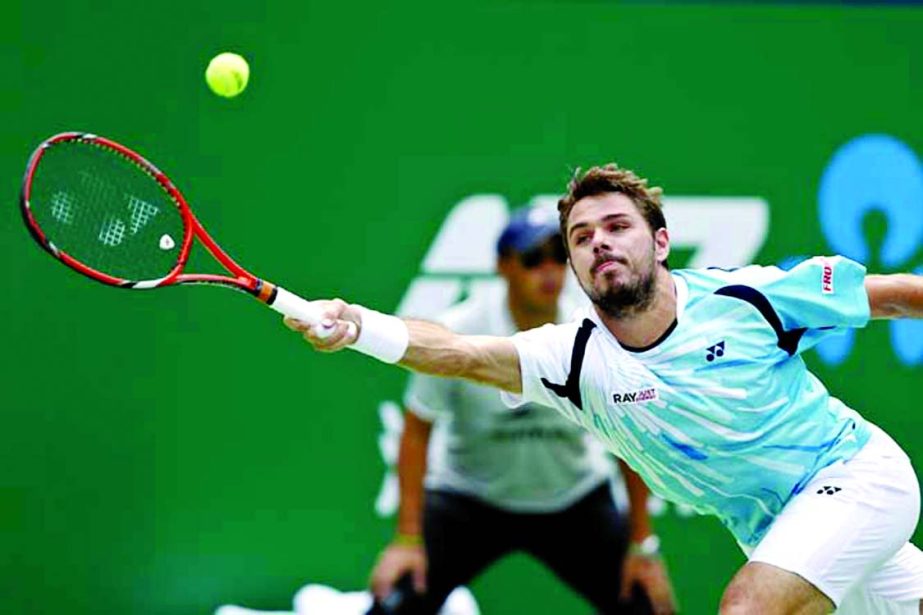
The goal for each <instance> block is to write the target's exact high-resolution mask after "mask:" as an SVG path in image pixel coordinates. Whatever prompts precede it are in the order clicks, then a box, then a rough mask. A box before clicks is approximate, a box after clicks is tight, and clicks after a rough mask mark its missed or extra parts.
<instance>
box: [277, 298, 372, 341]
mask: <svg viewBox="0 0 923 615" xmlns="http://www.w3.org/2000/svg"><path fill="white" fill-rule="evenodd" d="M269 307H271V308H272V309H274V310H275V311H277V312H279V313H280V314H284V315H285V316H288V317H290V318H296V319H298V320H300V321H301V322H306V323H308V324H309V325H311V326H312V327H314V334H315V335H317V337H319V338H321V339H323V338H325V337H327V336H328V335H330V334H331V333H333V329H334V327H325V326H323V325H322V324H321V320H323V318H324V315H323V313H322V312H321V311H320V309H319V308H318V307H317V306H315V305H314V304H313V303H311V302H310V301H307V300H305V299H302V298H301V297H299V296H298V295H296V294H295V293H290V292H288V291H287V290H285V289H284V288H282V287H281V286H276V298H275V299H274V300H273V302H272V303H270V304H269ZM349 335H350V336H352V337H355V336H356V325H355V324H353V323H349Z"/></svg>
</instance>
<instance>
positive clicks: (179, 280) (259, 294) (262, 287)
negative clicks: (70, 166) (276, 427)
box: [19, 132, 276, 305]
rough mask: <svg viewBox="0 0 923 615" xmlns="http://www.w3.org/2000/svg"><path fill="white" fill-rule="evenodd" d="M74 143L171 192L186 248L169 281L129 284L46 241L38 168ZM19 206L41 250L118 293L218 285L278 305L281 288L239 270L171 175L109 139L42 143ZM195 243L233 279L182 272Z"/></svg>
mask: <svg viewBox="0 0 923 615" xmlns="http://www.w3.org/2000/svg"><path fill="white" fill-rule="evenodd" d="M74 141H77V142H81V143H87V144H90V145H95V146H98V147H103V148H108V149H110V150H112V151H114V152H115V153H117V154H119V155H121V156H122V157H123V158H125V159H127V160H129V161H130V162H132V163H133V164H135V165H136V166H137V167H138V168H139V170H141V171H143V172H144V173H147V175H148V176H150V177H151V178H152V179H154V180H155V181H156V182H157V183H158V184H160V187H161V188H162V189H163V190H164V191H166V193H167V194H168V195H169V196H170V198H171V199H172V200H173V202H174V203H175V205H176V207H177V208H178V209H179V213H180V216H182V219H183V233H184V234H183V241H182V244H181V245H180V252H179V256H178V258H177V263H176V265H175V266H174V267H173V269H172V270H170V272H169V273H168V274H167V275H166V276H165V277H163V278H159V279H155V280H126V279H122V278H117V277H114V276H111V275H108V274H106V273H103V272H102V271H98V270H96V269H93V268H92V267H90V266H88V265H86V264H84V263H81V262H80V261H78V260H77V259H75V258H74V257H72V256H71V255H69V254H68V253H67V252H64V251H63V250H61V249H59V248H58V247H57V246H55V245H54V244H53V243H52V242H51V241H49V239H48V238H47V237H46V235H45V233H44V232H43V231H42V228H41V227H40V226H39V224H38V222H37V221H36V219H35V216H34V215H32V209H31V207H30V204H29V200H30V197H31V195H32V182H33V180H34V178H35V170H36V169H37V168H38V166H39V163H40V162H41V160H42V157H43V156H44V155H45V152H47V151H48V149H49V148H51V147H54V146H57V145H61V144H62V143H68V142H74ZM19 203H20V208H21V210H22V216H23V220H24V221H25V223H26V227H27V228H28V229H29V233H30V234H31V235H32V237H33V238H34V239H35V240H36V241H37V242H38V243H39V245H41V246H42V248H44V249H45V250H46V251H47V252H48V253H49V254H51V255H52V256H54V257H55V258H57V259H58V260H60V261H61V262H62V263H64V264H65V265H67V266H68V267H70V268H71V269H73V270H75V271H77V272H79V273H82V274H83V275H85V276H87V277H89V278H92V279H94V280H96V281H98V282H102V283H103V284H109V285H110V286H117V287H119V288H128V289H138V290H144V289H150V288H160V287H163V286H174V285H178V284H214V285H219V286H226V287H230V288H234V289H236V290H241V291H244V292H247V293H249V294H251V295H253V296H254V297H256V298H257V299H259V300H260V301H262V302H263V303H267V304H270V305H271V304H272V303H273V301H274V300H275V296H276V286H275V285H274V284H271V283H269V282H267V281H265V280H262V279H260V278H258V277H256V276H255V275H253V274H252V273H250V272H248V271H247V270H246V269H244V268H243V267H241V266H240V265H238V264H237V263H236V262H235V261H234V259H232V258H231V257H230V256H229V255H228V253H227V252H225V251H224V250H222V249H221V247H220V246H219V245H218V244H217V243H216V242H215V240H214V239H212V238H211V236H210V235H209V234H208V232H206V230H205V228H204V227H203V226H202V224H201V223H200V222H199V220H198V219H197V218H196V217H195V215H194V214H193V213H192V209H191V208H190V207H189V204H188V203H187V202H186V199H185V198H184V197H183V195H182V193H181V192H180V191H179V189H178V188H177V187H176V186H175V185H174V184H173V182H172V181H170V178H168V177H167V176H166V174H164V173H163V172H162V171H161V170H160V169H158V168H157V167H155V166H154V165H153V164H151V162H149V161H148V160H147V159H146V158H144V157H143V156H141V155H140V154H138V153H137V152H135V151H133V150H131V149H129V148H127V147H125V146H124V145H121V144H120V143H116V142H115V141H112V140H110V139H106V138H104V137H100V136H98V135H94V134H90V133H83V132H65V133H61V134H57V135H54V136H53V137H50V138H48V139H46V140H45V141H43V142H42V143H41V144H40V145H39V146H38V147H37V148H36V149H35V151H34V152H33V153H32V156H31V157H30V158H29V163H28V165H27V166H26V173H25V176H24V177H23V181H22V190H21V192H20V198H19ZM194 238H196V239H198V240H199V242H200V243H201V244H202V245H204V246H205V248H206V249H207V250H208V251H209V252H210V253H211V255H212V256H214V257H215V259H216V260H217V261H218V262H219V263H221V265H222V266H223V267H224V268H225V269H226V270H227V271H228V273H230V274H231V276H233V277H231V276H225V275H215V274H207V273H183V269H184V268H185V266H186V262H187V260H188V258H189V252H190V250H191V249H192V242H193V239H194Z"/></svg>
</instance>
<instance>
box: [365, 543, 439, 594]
mask: <svg viewBox="0 0 923 615" xmlns="http://www.w3.org/2000/svg"><path fill="white" fill-rule="evenodd" d="M426 565H427V563H426V551H425V549H424V548H423V545H422V544H420V545H400V544H392V545H389V546H388V547H387V548H386V549H385V550H384V551H382V552H381V555H379V556H378V562H377V563H376V564H375V568H374V569H373V570H372V577H371V579H370V580H369V585H370V588H371V590H372V593H373V594H375V597H376V598H377V599H378V600H384V599H385V597H386V596H387V595H388V594H390V593H391V590H392V589H393V588H394V584H395V583H397V581H398V580H399V579H400V578H401V577H403V576H404V575H405V574H407V573H408V572H409V573H410V574H411V575H412V578H413V588H414V591H416V592H417V593H418V594H422V593H424V592H425V591H426Z"/></svg>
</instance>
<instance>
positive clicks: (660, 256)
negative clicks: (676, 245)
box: [654, 227, 670, 263]
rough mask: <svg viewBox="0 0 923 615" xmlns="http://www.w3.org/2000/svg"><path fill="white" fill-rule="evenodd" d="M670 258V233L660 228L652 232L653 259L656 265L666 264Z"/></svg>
mask: <svg viewBox="0 0 923 615" xmlns="http://www.w3.org/2000/svg"><path fill="white" fill-rule="evenodd" d="M669 256H670V233H669V231H667V229H666V228H664V227H661V228H659V229H657V230H656V231H654V257H655V258H656V259H657V262H658V263H663V262H666V260H667V257H669Z"/></svg>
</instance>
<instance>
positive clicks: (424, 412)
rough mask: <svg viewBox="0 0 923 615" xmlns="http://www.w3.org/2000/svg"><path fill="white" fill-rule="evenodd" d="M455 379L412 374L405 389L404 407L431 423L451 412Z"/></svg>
mask: <svg viewBox="0 0 923 615" xmlns="http://www.w3.org/2000/svg"><path fill="white" fill-rule="evenodd" d="M454 386H455V381H453V380H452V379H450V378H439V377H437V376H427V375H424V374H411V376H410V380H409V381H408V383H407V389H406V390H405V391H404V407H405V408H407V409H408V410H409V411H410V412H413V413H414V414H415V415H416V416H417V417H419V418H421V419H423V420H424V421H427V422H429V423H432V422H434V421H435V420H436V419H438V418H439V416H440V414H445V413H447V412H450V410H451V405H450V404H451V403H452V389H453V387H454Z"/></svg>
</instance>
